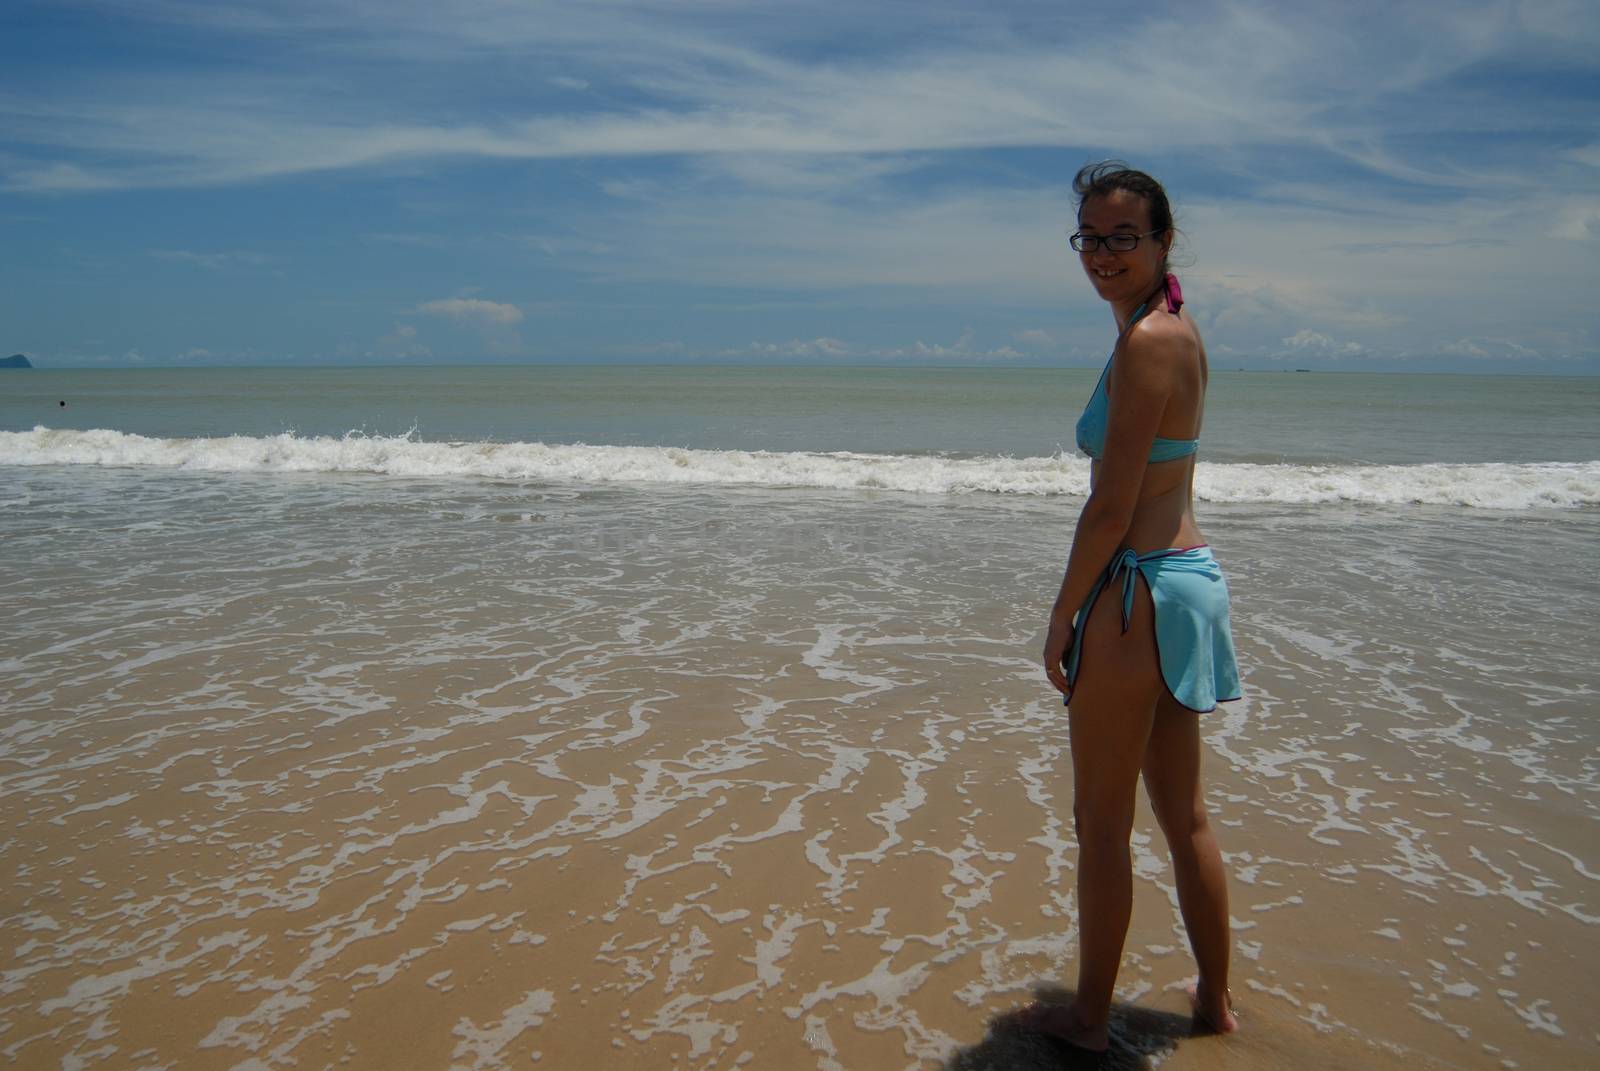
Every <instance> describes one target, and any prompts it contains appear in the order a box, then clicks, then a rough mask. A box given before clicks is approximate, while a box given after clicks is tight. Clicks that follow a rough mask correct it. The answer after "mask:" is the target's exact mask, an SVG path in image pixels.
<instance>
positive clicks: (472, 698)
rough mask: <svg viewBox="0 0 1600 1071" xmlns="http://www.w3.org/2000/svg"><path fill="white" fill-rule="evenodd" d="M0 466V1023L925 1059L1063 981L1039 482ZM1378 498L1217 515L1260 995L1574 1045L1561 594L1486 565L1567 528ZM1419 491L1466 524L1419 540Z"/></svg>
mask: <svg viewBox="0 0 1600 1071" xmlns="http://www.w3.org/2000/svg"><path fill="white" fill-rule="evenodd" d="M4 493H5V495H6V496H7V503H8V508H7V509H6V510H5V511H4V512H3V513H0V537H3V538H4V540H5V544H6V546H7V556H6V563H7V564H6V565H5V566H4V568H3V571H0V599H3V600H4V602H5V605H6V606H7V607H8V614H7V617H6V619H5V621H4V623H3V625H0V629H3V632H0V640H3V641H4V642H3V646H0V710H3V711H4V712H5V714H4V719H3V721H0V822H3V828H4V829H5V830H6V833H5V834H4V836H5V838H6V840H5V851H4V859H5V863H6V867H7V874H6V877H7V892H6V894H5V898H4V912H3V922H4V932H5V934H6V935H7V938H6V955H5V958H4V960H3V962H0V1055H3V1056H4V1057H5V1059H6V1060H7V1061H9V1062H10V1063H12V1064H14V1065H16V1066H47V1065H55V1064H58V1063H59V1064H63V1065H71V1066H80V1067H93V1066H105V1067H159V1066H182V1067H185V1068H207V1067H236V1066H248V1067H270V1068H276V1067H290V1066H308V1065H313V1064H314V1065H316V1066H321V1065H323V1064H324V1063H335V1062H339V1061H344V1060H347V1061H350V1062H353V1063H354V1064H355V1065H357V1066H430V1067H435V1066H436V1067H462V1068H495V1067H510V1066H522V1067H526V1066H535V1065H537V1066H547V1067H583V1066H594V1065H601V1066H640V1067H643V1066H650V1067H656V1066H682V1067H695V1068H732V1067H784V1068H789V1067H794V1068H809V1067H817V1068H830V1067H835V1068H837V1067H849V1068H854V1067H874V1068H888V1067H935V1066H939V1065H941V1064H942V1063H943V1062H945V1061H952V1060H956V1061H959V1059H960V1053H961V1051H962V1049H963V1047H964V1046H970V1045H972V1044H973V1043H975V1042H977V1041H978V1040H979V1039H980V1038H981V1037H982V1036H983V1034H984V1020H985V1017H986V1016H987V1015H989V1014H991V1013H993V1012H996V1011H1000V1010H1003V1009H1005V1008H1007V1007H1009V1006H1010V1005H1012V1004H1013V1003H1015V1002H1018V1001H1021V1000H1025V999H1027V998H1028V997H1029V996H1030V995H1031V991H1032V989H1033V988H1034V987H1035V986H1037V985H1040V984H1045V983H1052V982H1063V981H1065V982H1070V980H1071V975H1072V971H1073V954H1074V952H1073V948H1074V935H1073V932H1072V925H1071V917H1072V903H1073V893H1072V890H1071V883H1072V880H1073V868H1074V861H1075V854H1076V850H1075V847H1074V844H1073V838H1072V833H1071V820H1070V790H1069V787H1068V779H1067V778H1068V770H1069V764H1068V755H1067V751H1066V743H1067V741H1066V734H1065V725H1064V717H1063V714H1062V712H1061V710H1060V707H1059V704H1058V703H1057V702H1056V701H1055V700H1054V699H1053V698H1052V697H1051V696H1050V695H1049V694H1048V693H1047V692H1046V690H1045V689H1044V687H1043V686H1042V682H1041V680H1040V672H1039V670H1038V667H1037V666H1036V665H1035V648H1036V646H1037V644H1038V642H1039V640H1040V630H1039V625H1040V619H1041V614H1042V612H1043V609H1044V607H1045V605H1046V603H1047V601H1048V598H1049V595H1050V589H1051V587H1052V585H1053V584H1054V583H1055V581H1056V579H1057V577H1058V575H1059V574H1058V569H1059V565H1058V564H1057V563H1058V562H1059V560H1060V556H1061V554H1062V553H1063V551H1064V549H1065V543H1066V539H1067V536H1068V531H1067V527H1066V526H1067V524H1068V523H1069V522H1068V519H1067V518H1066V516H1065V514H1064V513H1063V512H1062V510H1061V507H1060V506H1059V505H1056V506H1051V505H1049V504H1048V503H1040V502H1037V501H1034V502H1029V501H1019V502H1009V503H1006V502H1001V501H999V500H987V501H985V500H976V499H968V500H950V499H939V500H935V499H908V498H903V497H893V496H870V495H860V494H855V495H851V494H840V493H825V492H806V493H785V494H774V493H770V492H762V491H747V492H736V493H731V494H730V493H726V492H720V493H716V494H713V493H711V492H708V491H705V490H699V489H694V488H689V489H683V490H679V491H662V490H640V489H620V488H607V487H603V486H600V487H595V486H590V487H584V486H577V485H557V486H544V487H529V486H504V485H495V484H490V483H487V482H463V481H459V480H451V479H443V480H439V479H421V478H415V479H403V478H398V477H396V478H393V479H390V480H385V481H373V480H370V479H362V478H359V477H337V476H332V477H330V476H327V475H325V474H302V475H298V476H297V475H292V474H284V473H272V474H257V475H245V476H241V475H226V474H214V473H191V472H157V473H146V474H140V475H137V476H132V475H129V474H127V473H119V472H114V471H102V470H84V469H64V470H47V469H40V470H33V471H29V472H26V473H24V474H23V475H22V476H21V478H20V479H18V480H14V481H12V482H11V485H10V486H9V487H8V488H7V490H6V491H5V492H4ZM1402 512H1403V511H1396V512H1394V513H1392V514H1388V515H1382V516H1377V517H1373V516H1368V517H1366V518H1365V522H1364V523H1363V524H1362V525H1360V526H1358V527H1357V526H1351V527H1348V528H1345V529H1341V532H1342V534H1341V536H1340V537H1339V539H1340V540H1341V541H1342V542H1340V543H1339V549H1340V552H1341V553H1340V555H1339V556H1337V557H1329V558H1321V559H1319V558H1317V557H1316V556H1315V552H1316V551H1317V550H1318V549H1324V550H1326V549H1328V548H1329V547H1330V546H1331V543H1332V537H1330V536H1329V534H1328V533H1329V530H1330V525H1329V518H1328V516H1327V515H1326V514H1319V513H1316V512H1315V511H1309V510H1305V509H1298V510H1296V509H1288V510H1279V511H1275V512H1263V511H1260V510H1256V511H1254V512H1248V511H1247V508H1246V507H1236V508H1234V509H1232V510H1229V511H1223V512H1222V513H1220V514H1219V515H1217V516H1216V517H1215V518H1214V519H1213V523H1212V528H1213V538H1214V540H1215V541H1216V542H1217V543H1218V544H1219V556H1220V557H1221V558H1222V560H1223V562H1224V565H1225V566H1226V567H1227V568H1229V569H1230V571H1231V574H1232V583H1233V587H1234V590H1235V594H1236V597H1237V598H1238V600H1239V609H1238V617H1237V621H1236V628H1237V631H1238V634H1239V639H1240V647H1241V652H1242V655H1243V657H1244V659H1245V662H1246V670H1247V675H1248V699H1247V700H1246V701H1245V702H1243V703H1240V704H1236V705H1234V706H1231V707H1227V708H1224V710H1223V711H1222V712H1220V713H1219V714H1217V715H1214V716H1212V718H1211V720H1210V721H1208V723H1207V724H1208V726H1209V730H1210V732H1211V735H1212V739H1213V743H1214V746H1215V749H1216V752H1217V755H1216V756H1215V757H1214V758H1213V760H1212V763H1211V769H1212V771H1213V774H1212V777H1213V784H1214V786H1215V803H1216V805H1217V819H1218V821H1219V823H1220V829H1221V831H1222V837H1223V841H1224V847H1225V849H1226V850H1227V853H1228V861H1229V867H1230V870H1231V872H1232V875H1233V881H1234V886H1233V888H1234V905H1233V914H1234V916H1235V920H1236V922H1235V925H1236V929H1237V933H1238V937H1239V940H1240V956H1239V960H1238V977H1237V978H1236V981H1235V988H1236V991H1237V992H1238V993H1239V994H1240V997H1241V1000H1242V1001H1244V1002H1247V1010H1249V1006H1250V1005H1253V1011H1254V1015H1255V1016H1256V1022H1257V1023H1263V1022H1267V1021H1270V1019H1271V1017H1272V1016H1274V1015H1276V1016H1278V1017H1280V1018H1282V1019H1284V1020H1286V1021H1294V1022H1298V1023H1300V1024H1302V1025H1304V1026H1305V1027H1306V1028H1308V1029H1313V1030H1317V1031H1325V1032H1327V1033H1329V1034H1330V1035H1341V1036H1343V1035H1352V1036H1353V1035H1356V1034H1358V1033H1360V1034H1369V1035H1376V1036H1377V1037H1378V1038H1380V1039H1382V1040H1383V1042H1384V1044H1386V1045H1387V1046H1389V1048H1388V1049H1386V1050H1385V1051H1387V1052H1391V1053H1394V1052H1398V1053H1401V1054H1406V1053H1410V1054H1413V1055H1414V1054H1417V1053H1425V1052H1428V1051H1432V1050H1434V1049H1437V1048H1439V1047H1440V1046H1443V1045H1450V1046H1455V1047H1456V1048H1457V1050H1458V1051H1459V1052H1461V1053H1464V1054H1466V1055H1465V1056H1464V1057H1463V1059H1468V1060H1478V1061H1482V1060H1491V1061H1493V1062H1492V1063H1491V1064H1488V1066H1493V1065H1495V1064H1496V1063H1498V1062H1499V1061H1501V1060H1502V1059H1503V1060H1506V1061H1512V1062H1515V1061H1517V1060H1526V1061H1527V1063H1526V1064H1524V1066H1570V1065H1572V1063H1573V1061H1574V1060H1575V1059H1577V1055H1576V1054H1578V1053H1580V1052H1583V1051H1588V1046H1591V1045H1592V1039H1591V1038H1589V1037H1588V1036H1587V1034H1588V1028H1587V1027H1586V1026H1584V1025H1583V1024H1584V1023H1585V1022H1586V1021H1587V1016H1588V1008H1589V1006H1590V1003H1591V1001H1590V1000H1589V997H1590V996H1592V992H1591V991H1590V987H1591V985H1592V983H1590V982H1588V981H1587V979H1588V978H1589V976H1590V975H1589V971H1588V968H1587V965H1586V964H1582V963H1579V962H1578V959H1579V957H1578V954H1577V953H1578V950H1580V949H1583V948H1586V947H1592V945H1593V941H1594V935H1595V933H1596V929H1595V928H1596V926H1597V924H1600V919H1597V918H1596V917H1595V916H1596V913H1597V912H1596V908H1595V905H1596V903H1597V899H1596V895H1595V891H1596V890H1595V882H1596V870H1597V864H1596V862H1595V860H1594V859H1593V858H1592V854H1591V852H1590V846H1591V845H1592V837H1591V836H1590V830H1592V827H1593V821H1594V817H1595V815H1594V805H1595V804H1594V801H1595V786H1596V782H1595V766H1596V759H1595V755H1596V754H1597V752H1596V748H1595V746H1594V745H1595V735H1594V734H1595V728H1594V725H1593V718H1592V716H1590V715H1592V713H1593V711H1594V709H1595V694H1594V690H1593V688H1592V687H1591V684H1590V683H1589V682H1592V673H1591V672H1590V671H1589V670H1588V669H1587V668H1586V667H1587V666H1588V665H1589V661H1588V660H1589V659H1590V658H1591V651H1592V642H1591V641H1592V638H1593V637H1592V636H1590V637H1584V636H1581V635H1572V634H1571V633H1570V630H1568V631H1566V632H1563V630H1562V629H1560V628H1557V627H1555V625H1556V624H1557V623H1559V622H1561V621H1570V620H1572V619H1573V618H1572V617H1571V616H1570V615H1573V614H1578V613H1580V608H1581V606H1582V605H1584V604H1585V603H1584V600H1592V599H1594V598H1595V596H1596V594H1597V593H1596V591H1595V590H1594V589H1595V586H1596V581H1595V577H1594V574H1593V572H1592V570H1590V571H1589V572H1587V573H1584V574H1581V575H1579V576H1577V577H1574V578H1573V584H1572V586H1570V587H1567V588H1561V589H1555V588H1553V587H1551V586H1548V585H1539V584H1532V583H1529V582H1528V581H1526V580H1525V579H1523V578H1521V577H1519V576H1518V575H1517V572H1516V570H1515V568H1514V565H1515V563H1516V562H1517V561H1519V560H1521V559H1523V558H1534V559H1536V560H1540V561H1544V562H1547V563H1564V562H1572V561H1581V560H1583V554H1584V553H1585V552H1584V548H1585V547H1586V546H1588V545H1590V544H1591V543H1592V538H1593V535H1594V533H1593V531H1592V530H1587V529H1581V528H1579V529H1574V528H1572V527H1571V526H1570V525H1569V526H1565V527H1548V526H1546V527H1538V528H1535V527H1532V526H1531V525H1529V524H1528V523H1527V522H1522V524H1521V527H1517V522H1516V521H1515V520H1514V519H1511V518H1497V517H1495V516H1494V515H1489V514H1479V515H1477V516H1476V519H1474V520H1472V521H1470V522H1463V521H1460V520H1459V518H1458V519H1457V520H1456V521H1455V522H1453V523H1454V527H1447V526H1444V525H1441V526H1440V527H1439V528H1438V529H1436V530H1431V531H1430V530H1423V529H1418V528H1417V527H1416V526H1415V525H1413V524H1411V523H1410V522H1409V521H1407V520H1405V519H1404V517H1403V515H1402ZM1457 541H1459V544H1460V545H1461V546H1474V547H1481V546H1483V545H1489V546H1494V545H1499V546H1502V547H1504V549H1503V550H1501V551H1498V552H1492V553H1489V554H1487V555H1485V556H1482V557H1480V558H1477V559H1474V560H1475V561H1476V562H1477V563H1478V564H1477V565H1475V566H1473V567H1472V569H1471V571H1470V572H1468V573H1466V574H1463V573H1462V571H1461V567H1460V563H1459V557H1460V556H1459V555H1457V554H1453V553H1452V546H1453V544H1454V543H1455V542H1457ZM1284 546H1292V547H1294V548H1295V553H1293V554H1284V553H1282V552H1281V548H1282V547H1284ZM1564 615H1567V616H1564ZM1444 623H1451V624H1455V625H1459V626H1460V627H1452V628H1446V627H1444ZM1529 632H1533V633H1536V634H1538V635H1539V636H1540V637H1541V642H1540V643H1539V644H1528V643H1521V642H1518V638H1519V637H1521V636H1525V635H1526V634H1528V633H1529ZM1134 850H1135V873H1136V884H1137V886H1138V893H1137V897H1138V903H1137V905H1136V915H1135V927H1134V930H1133V932H1132V934H1131V935H1130V939H1129V945H1128V958H1127V962H1126V965H1125V967H1124V972H1123V983H1124V988H1123V990H1122V995H1123V997H1124V998H1125V999H1128V1000H1138V1001H1142V1002H1156V1003H1159V1002H1162V1001H1167V1002H1169V1003H1171V1002H1177V1003H1176V1004H1174V1005H1173V1006H1181V998H1180V997H1178V996H1177V989H1178V988H1179V987H1181V985H1182V983H1183V982H1184V981H1185V980H1186V979H1187V978H1188V977H1189V974H1190V972H1191V969H1192V968H1191V967H1190V963H1189V960H1188V958H1187V955H1186V953H1185V951H1184V949H1183V945H1182V937H1181V931H1180V929H1179V926H1178V922H1177V918H1176V914H1175V909H1174V907H1173V906H1172V905H1173V902H1174V900H1173V897H1174V893H1173V890H1172V888H1171V876H1170V873H1169V872H1168V871H1167V869H1166V866H1165V854H1164V850H1163V848H1162V846H1161V844H1160V840H1159V835H1158V834H1156V833H1155V832H1154V830H1153V829H1152V828H1151V826H1150V824H1149V822H1148V821H1147V820H1146V819H1144V818H1141V821H1140V827H1139V830H1138V832H1137V834H1136V836H1135V843H1134ZM1330 931H1336V932H1330ZM1194 1044H1197V1045H1198V1044H1200V1043H1198V1042H1196V1043H1194ZM952 1066H954V1065H952ZM1413 1066H1414V1065H1413Z"/></svg>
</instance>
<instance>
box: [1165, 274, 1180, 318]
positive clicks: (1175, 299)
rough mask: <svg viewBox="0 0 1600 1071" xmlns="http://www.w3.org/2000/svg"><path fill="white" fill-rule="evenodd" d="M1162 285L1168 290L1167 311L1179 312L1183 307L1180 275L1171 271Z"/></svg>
mask: <svg viewBox="0 0 1600 1071" xmlns="http://www.w3.org/2000/svg"><path fill="white" fill-rule="evenodd" d="M1162 285H1163V286H1165V287H1166V290H1167V311H1168V312H1177V311H1178V310H1179V309H1181V308H1183V287H1181V286H1179V285H1178V277H1177V276H1176V275H1173V274H1172V273H1171V272H1170V271H1169V272H1167V278H1166V281H1165V282H1164V283H1163V284H1162Z"/></svg>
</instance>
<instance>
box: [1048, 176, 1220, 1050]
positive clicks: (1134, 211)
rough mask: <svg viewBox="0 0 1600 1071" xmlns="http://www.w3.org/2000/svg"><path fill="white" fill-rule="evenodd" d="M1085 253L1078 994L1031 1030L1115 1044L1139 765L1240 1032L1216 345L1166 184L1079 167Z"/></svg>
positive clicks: (1070, 580)
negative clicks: (1099, 355) (1179, 271)
mask: <svg viewBox="0 0 1600 1071" xmlns="http://www.w3.org/2000/svg"><path fill="white" fill-rule="evenodd" d="M1073 189H1074V191H1075V192H1076V193H1077V195H1078V233H1076V234H1074V235H1073V236H1072V246H1073V248H1074V249H1076V250H1077V251H1078V254H1079V259H1080V260H1081V261H1082V263H1083V269H1084V272H1085V273H1086V274H1087V275H1088V276H1089V282H1090V284H1091V285H1092V286H1093V287H1094V288H1095V291H1096V293H1098V294H1099V295H1100V297H1101V298H1102V299H1103V300H1105V301H1106V302H1108V303H1109V304H1110V305H1111V311H1112V313H1113V315H1115V316H1116V320H1117V329H1118V333H1117V342H1116V346H1115V348H1114V349H1113V350H1112V354H1111V359H1110V360H1109V361H1108V362H1107V364H1106V369H1105V371H1104V372H1103V373H1102V374H1101V377H1100V382H1099V384H1098V385H1097V386H1096V387H1095V392H1094V395H1093V396H1092V397H1091V399H1090V401H1089V405H1088V407H1087V408H1085V410H1084V412H1083V416H1082V418H1081V419H1080V420H1079V421H1078V447H1079V448H1080V449H1081V450H1083V451H1084V452H1085V453H1087V454H1088V455H1089V456H1090V457H1091V458H1093V459H1094V460H1093V463H1092V467H1091V470H1090V492H1089V498H1088V501H1087V502H1085V503H1084V506H1083V513H1082V515H1081V516H1080V517H1079V518H1078V527H1077V531H1076V533H1075V534H1074V536H1073V540H1072V553H1071V556H1070V557H1069V558H1068V560H1067V572H1066V576H1065V577H1064V578H1063V579H1062V581H1061V590H1060V593H1059V594H1058V595H1057V596H1056V601H1055V608H1054V609H1053V610H1052V611H1051V614H1050V632H1049V637H1048V638H1047V639H1046V641H1045V647H1044V664H1045V672H1046V673H1047V674H1048V675H1049V678H1050V682H1051V683H1052V684H1053V685H1055V687H1056V688H1057V689H1058V690H1059V691H1060V692H1061V693H1062V695H1064V696H1066V697H1067V700H1066V703H1067V721H1068V725H1069V729H1070V732H1071V738H1072V777H1073V799H1072V812H1073V822H1074V825H1075V827H1076V829H1077V833H1078V916H1079V917H1078V942H1079V956H1078V990H1077V995H1076V999H1075V1000H1074V1002H1073V1003H1072V1004H1070V1005H1034V1006H1033V1007H1032V1008H1031V1009H1029V1012H1028V1013H1027V1017H1028V1019H1029V1020H1031V1023H1032V1025H1034V1026H1035V1027H1036V1028H1038V1029H1040V1030H1044V1031H1046V1032H1048V1033H1051V1034H1054V1035H1056V1036H1057V1037H1060V1038H1063V1039H1065V1040H1067V1041H1069V1042H1071V1043H1073V1044H1075V1045H1078V1046H1080V1047H1083V1048H1087V1049H1093V1050H1097V1051H1098V1050H1103V1049H1105V1048H1106V1046H1107V1043H1108V1035H1107V1030H1106V1024H1107V1020H1108V1018H1109V1016H1110V1011H1111V997H1112V989H1113V987H1114V985H1115V983H1116V978H1117V966H1118V964H1119V962H1120V960H1121V958H1122V944H1123V940H1124V938H1125V937H1126V936H1127V932H1128V917H1129V914H1130V912H1131V909H1132V903H1133V880H1132V861H1131V858H1130V856H1129V851H1128V839H1129V836H1130V835H1131V834H1132V832H1133V814H1134V796H1135V793H1136V791H1137V787H1138V786H1137V782H1138V780H1139V775H1140V774H1141V773H1143V775H1144V783H1145V790H1146V792H1147V793H1148V794H1149V796H1150V804H1151V807H1152V809H1153V810H1154V811H1155V815H1156V819H1157V821H1159V822H1160V824H1161V829H1162V832H1163V833H1165V834H1166V838H1167V845H1168V848H1169V849H1170V851H1171V853H1172V861H1173V866H1174V868H1175V870H1176V872H1177V886H1178V903H1179V908H1180V910H1181V911H1182V913H1183V922H1184V926H1185V928H1186V929H1187V930H1188V933H1189V944H1190V947H1191V948H1192V949H1193V951H1194V956H1195V960H1196V962H1197V964H1198V966H1199V975H1200V978H1199V983H1198V985H1196V986H1195V988H1194V989H1193V990H1191V994H1190V995H1191V998H1192V999H1193V1001H1194V1008H1195V1017H1196V1020H1197V1025H1202V1026H1204V1027H1206V1028H1209V1029H1211V1030H1215V1031H1218V1032H1224V1033H1225V1032H1228V1031H1231V1030H1233V1029H1235V1028H1236V1025H1237V1024H1236V1022H1235V1020H1234V1017H1233V1013H1232V1011H1231V1010H1230V1002H1229V997H1228V958H1229V954H1230V949H1231V944H1232V941H1231V936H1230V933H1229V928H1228V892H1227V884H1226V878H1225V875H1224V871H1223V866H1222V857H1221V854H1220V853H1219V851H1218V849H1217V842H1216V839H1215V838H1214V837H1213V835H1212V832H1211V827H1210V825H1209V824H1208V822H1207V818H1206V810H1205V800H1204V794H1203V792H1202V789H1201V784H1200V718H1199V715H1200V714H1201V713H1204V712H1206V711H1208V710H1211V709H1212V708H1214V707H1215V706H1216V703H1217V701H1218V700H1228V699H1237V698H1238V697H1239V681H1238V671H1237V669H1236V667H1235V665H1234V659H1233V639H1232V636H1231V634H1230V631H1229V624H1228V589H1227V584H1226V583H1225V581H1224V580H1223V578H1222V572H1221V570H1220V569H1219V568H1218V567H1217V564H1216V561H1215V559H1213V558H1212V556H1211V552H1210V550H1209V549H1207V548H1206V546H1205V540H1204V538H1203V537H1202V536H1201V535H1200V529H1199V528H1198V527H1197V526H1196V525H1195V520H1194V504H1193V485H1194V453H1195V449H1196V447H1197V446H1198V443H1199V435H1200V423H1201V414H1202V412H1203V410H1204V407H1205V389H1206V375H1207V371H1206V351H1205V345H1204V344H1203V343H1202V342H1201V341H1200V332H1199V331H1198V330H1197V329H1196V327H1195V324H1194V321H1193V320H1192V319H1191V318H1190V317H1189V315H1188V314H1187V313H1185V312H1183V311H1182V305H1183V298H1182V294H1181V292H1180V291H1179V289H1178V281H1177V279H1176V278H1174V277H1173V276H1172V275H1171V274H1170V273H1169V272H1168V264H1167V255H1168V253H1169V252H1170V250H1171V248H1172V242H1173V238H1174V236H1175V231H1174V229H1173V225H1172V209H1171V207H1170V206H1169V204H1168V202H1167V195H1166V192H1165V191H1164V190H1163V189H1162V188H1161V184H1160V183H1158V182H1156V180H1155V179H1153V178H1151V177H1150V176H1149V175H1147V174H1145V173H1144V172H1142V171H1135V170H1132V169H1131V168H1128V167H1126V166H1125V165H1123V164H1120V163H1117V162H1115V161H1110V162H1106V163H1101V164H1094V165H1091V166H1089V167H1086V168H1084V169H1083V170H1082V171H1080V172H1078V175H1077V178H1076V179H1075V180H1074V182H1073Z"/></svg>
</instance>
